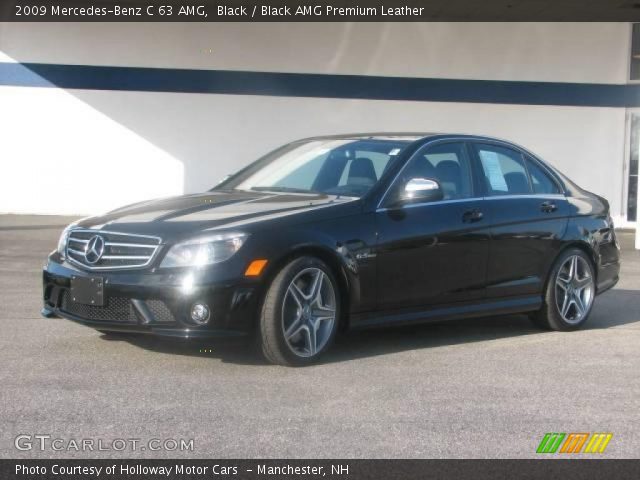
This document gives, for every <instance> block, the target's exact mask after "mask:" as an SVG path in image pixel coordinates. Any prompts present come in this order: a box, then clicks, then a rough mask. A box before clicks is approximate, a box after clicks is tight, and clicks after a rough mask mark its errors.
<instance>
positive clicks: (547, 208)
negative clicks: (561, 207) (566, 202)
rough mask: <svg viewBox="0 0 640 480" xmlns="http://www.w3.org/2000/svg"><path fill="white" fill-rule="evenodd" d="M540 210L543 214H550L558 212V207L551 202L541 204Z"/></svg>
mask: <svg viewBox="0 0 640 480" xmlns="http://www.w3.org/2000/svg"><path fill="white" fill-rule="evenodd" d="M540 210H542V211H543V212H544V213H551V212H555V211H556V210H558V207H557V206H556V204H555V203H553V202H542V204H541V205H540Z"/></svg>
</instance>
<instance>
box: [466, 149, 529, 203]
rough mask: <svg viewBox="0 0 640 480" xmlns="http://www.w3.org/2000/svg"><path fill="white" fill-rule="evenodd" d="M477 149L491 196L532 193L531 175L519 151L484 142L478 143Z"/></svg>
mask: <svg viewBox="0 0 640 480" xmlns="http://www.w3.org/2000/svg"><path fill="white" fill-rule="evenodd" d="M476 149H477V151H478V157H480V164H481V165H482V171H483V173H484V179H485V184H486V188H487V193H488V194H489V195H490V196H497V195H526V194H529V193H531V184H530V182H529V176H528V175H527V170H526V168H525V166H524V161H523V159H522V155H520V153H519V152H517V151H515V150H512V149H510V148H503V147H497V146H495V145H482V144H480V145H476Z"/></svg>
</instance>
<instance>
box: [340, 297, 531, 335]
mask: <svg viewBox="0 0 640 480" xmlns="http://www.w3.org/2000/svg"><path fill="white" fill-rule="evenodd" d="M541 307H542V298H541V297H540V296H539V295H530V296H526V297H518V298H507V299H504V300H497V301H491V302H486V303H474V304H465V305H454V306H447V307H441V308H433V309H429V310H420V311H416V310H413V311H411V312H407V311H396V312H368V313H359V314H356V315H352V317H351V328H352V329H360V328H375V327H382V326H388V325H410V324H413V323H430V322H441V321H444V320H456V319H462V318H473V317H486V316H489V315H505V314H509V313H525V312H533V311H536V310H539V309H540V308H541Z"/></svg>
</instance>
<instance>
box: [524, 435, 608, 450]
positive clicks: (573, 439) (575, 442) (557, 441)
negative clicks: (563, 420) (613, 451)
mask: <svg viewBox="0 0 640 480" xmlns="http://www.w3.org/2000/svg"><path fill="white" fill-rule="evenodd" d="M611 437H613V433H546V434H545V435H544V437H543V438H542V441H541V442H540V445H538V449H537V450H536V453H604V451H605V450H606V448H607V445H609V442H610V441H611ZM561 445H562V446H561ZM583 448H584V450H583ZM558 449H559V450H558Z"/></svg>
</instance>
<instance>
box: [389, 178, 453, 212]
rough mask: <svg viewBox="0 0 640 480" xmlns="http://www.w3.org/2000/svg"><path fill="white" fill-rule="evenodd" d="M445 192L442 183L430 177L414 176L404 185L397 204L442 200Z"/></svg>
mask: <svg viewBox="0 0 640 480" xmlns="http://www.w3.org/2000/svg"><path fill="white" fill-rule="evenodd" d="M443 198H444V194H443V192H442V187H441V186H440V184H439V183H438V182H437V181H436V180H433V179H430V178H412V179H411V180H409V181H408V182H407V184H406V185H405V186H404V190H402V191H401V193H400V198H398V201H397V202H396V206H399V205H403V204H407V203H422V202H436V201H438V200H442V199H443Z"/></svg>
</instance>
